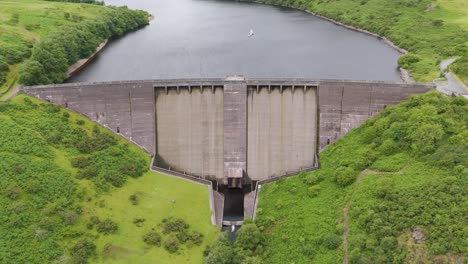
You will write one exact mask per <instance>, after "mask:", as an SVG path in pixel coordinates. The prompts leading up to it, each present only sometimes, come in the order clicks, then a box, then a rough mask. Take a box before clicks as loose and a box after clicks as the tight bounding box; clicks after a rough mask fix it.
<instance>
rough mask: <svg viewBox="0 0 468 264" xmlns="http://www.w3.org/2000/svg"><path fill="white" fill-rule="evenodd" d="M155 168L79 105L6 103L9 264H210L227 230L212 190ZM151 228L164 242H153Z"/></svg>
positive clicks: (2, 127) (3, 228) (2, 116)
mask: <svg viewBox="0 0 468 264" xmlns="http://www.w3.org/2000/svg"><path fill="white" fill-rule="evenodd" d="M148 168H149V157H148V156H147V155H146V154H145V153H144V152H143V151H142V150H140V149H138V148H136V147H135V146H133V145H131V144H128V143H127V142H125V141H124V140H123V139H121V138H119V137H117V136H115V135H113V134H112V133H110V132H108V131H107V130H105V129H103V128H101V127H98V126H96V125H94V123H92V122H91V121H89V120H87V119H85V118H83V117H82V116H79V115H77V114H75V113H73V112H70V111H68V110H65V109H62V108H60V107H58V106H55V105H51V104H48V103H44V102H42V101H38V100H36V99H34V98H31V97H28V96H24V95H19V96H16V97H15V98H14V99H13V100H12V101H11V102H8V103H0V219H1V222H0V263H52V262H54V261H56V262H57V263H70V260H71V261H73V262H72V263H75V262H77V263H85V262H86V259H88V260H89V261H90V262H92V263H149V262H151V261H153V260H155V259H157V260H160V261H161V263H200V262H201V261H202V252H203V250H204V244H207V243H210V242H211V241H212V240H213V238H214V236H215V235H216V233H217V228H216V227H213V226H212V225H211V223H210V214H211V213H210V209H209V202H208V193H207V188H206V187H205V186H202V185H197V184H192V183H189V182H186V181H182V180H178V179H174V178H170V177H167V176H163V175H160V174H157V173H153V172H148ZM174 186H177V188H175V187H174ZM168 217H174V219H173V220H165V223H163V219H165V218H168ZM177 219H184V221H185V223H184V221H179V220H177ZM176 220H177V221H176ZM186 224H188V225H189V226H188V227H187V226H186ZM171 226H175V228H176V230H173V231H171V229H170V228H169V227H171ZM164 230H166V231H167V230H169V231H170V232H169V231H168V232H166V233H167V234H166V233H164ZM151 231H154V232H155V233H156V235H154V234H153V236H152V238H154V237H156V238H157V237H158V236H159V238H160V240H161V241H160V242H159V243H156V242H158V241H157V240H148V241H153V242H154V241H156V242H154V243H155V244H156V245H152V244H149V243H145V242H144V241H143V237H144V236H145V235H146V234H148V233H149V232H151ZM196 232H200V233H201V236H200V235H198V233H196ZM200 238H201V239H200ZM174 240H175V242H174ZM168 241H170V243H169V242H168ZM166 243H169V244H170V246H171V247H168V248H170V250H173V249H175V248H174V244H178V246H179V248H178V250H177V251H176V253H172V254H171V253H169V251H168V250H169V249H166V248H165V247H166ZM176 246H177V245H176Z"/></svg>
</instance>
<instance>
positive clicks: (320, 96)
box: [22, 79, 434, 180]
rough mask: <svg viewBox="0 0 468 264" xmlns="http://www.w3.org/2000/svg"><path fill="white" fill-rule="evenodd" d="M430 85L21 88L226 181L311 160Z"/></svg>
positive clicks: (216, 83) (162, 83)
mask: <svg viewBox="0 0 468 264" xmlns="http://www.w3.org/2000/svg"><path fill="white" fill-rule="evenodd" d="M433 88H434V86H433V85H427V84H408V83H391V82H375V81H373V82H366V81H361V82H360V81H339V80H309V79H282V80H266V79H265V80H262V79H247V80H223V79H191V80H189V79H187V80H150V81H125V82H104V83H77V84H63V85H49V86H37V87H24V88H22V91H24V92H25V93H27V94H30V95H34V96H37V97H39V98H42V99H44V100H49V101H51V102H53V103H57V104H60V105H62V106H65V107H68V108H70V109H72V110H74V111H76V112H78V113H81V114H83V115H86V116H87V117H89V118H90V119H91V120H94V121H96V122H98V123H100V124H102V125H105V126H107V127H108V128H110V129H111V130H113V131H114V132H116V131H117V128H118V129H119V131H120V134H121V135H122V136H124V137H126V138H128V139H130V140H133V141H134V142H136V143H137V144H139V145H140V146H142V147H143V148H144V149H146V150H147V151H148V152H149V153H151V154H157V155H156V161H157V164H159V166H162V167H165V166H166V167H171V168H172V169H174V170H176V171H178V172H181V173H184V172H185V173H187V174H193V175H195V176H202V177H204V178H216V179H218V180H225V168H230V167H235V168H242V169H243V170H244V171H245V172H246V175H247V177H248V178H250V179H252V180H267V179H270V177H277V176H281V175H284V174H288V175H290V174H294V172H297V171H299V170H301V169H304V168H307V167H309V166H312V167H313V166H315V164H316V163H315V153H316V150H317V145H318V148H320V149H322V148H324V147H325V146H326V145H327V144H328V143H331V142H333V141H335V140H337V139H339V138H340V137H342V136H343V135H345V134H346V133H347V132H349V131H350V130H351V129H353V128H355V127H357V126H359V125H360V124H361V123H362V122H363V121H365V120H366V119H368V118H370V117H372V116H375V115H376V114H377V113H378V112H379V111H381V110H382V109H383V108H384V107H385V106H389V105H393V104H397V103H398V102H400V101H401V100H403V99H405V98H407V97H408V96H409V95H411V94H417V93H423V92H426V91H428V90H430V89H433ZM304 89H305V92H304ZM293 90H294V92H293ZM317 118H318V122H317ZM317 124H318V127H317ZM317 130H318V131H317ZM317 133H318V135H317ZM318 138H319V140H318ZM291 171H292V172H291Z"/></svg>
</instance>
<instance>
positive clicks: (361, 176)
mask: <svg viewBox="0 0 468 264" xmlns="http://www.w3.org/2000/svg"><path fill="white" fill-rule="evenodd" d="M370 173H378V172H377V171H372V170H369V169H365V170H363V171H362V172H361V174H359V176H358V178H357V180H356V183H355V184H354V188H353V192H352V193H351V197H350V198H349V200H348V202H347V203H346V205H345V207H344V208H343V249H344V255H343V264H348V231H349V225H348V211H349V207H350V206H351V201H352V197H353V194H354V192H355V191H356V190H357V188H358V187H359V184H360V183H361V181H362V179H364V177H365V176H366V175H367V174H370Z"/></svg>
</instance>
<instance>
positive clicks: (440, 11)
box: [257, 0, 468, 84]
mask: <svg viewBox="0 0 468 264" xmlns="http://www.w3.org/2000/svg"><path fill="white" fill-rule="evenodd" d="M257 2H262V3H272V4H278V5H285V6H290V7H297V8H301V9H305V10H310V11H313V12H316V13H318V14H320V15H323V16H326V17H329V18H332V19H335V20H338V21H341V22H344V23H346V24H348V25H352V26H355V27H358V28H362V29H366V30H369V31H371V32H375V33H378V34H379V35H381V36H385V37H387V38H389V39H390V40H391V41H392V42H393V43H395V44H396V45H397V46H399V47H401V48H404V49H406V50H408V51H409V52H410V54H409V55H407V56H411V58H418V59H416V60H405V61H400V65H401V66H403V67H405V68H406V69H408V70H410V72H411V74H412V75H413V76H414V77H415V79H416V80H417V81H432V80H433V79H435V78H437V77H439V69H438V64H439V62H440V61H441V60H442V59H445V58H448V57H459V58H460V59H459V60H458V61H457V62H455V63H454V65H453V66H452V70H453V71H454V72H456V73H457V74H458V75H459V76H460V77H461V78H462V79H463V80H464V82H465V83H466V84H468V70H467V69H468V20H467V19H466V17H467V12H468V6H467V5H466V2H465V0H451V1H449V0H442V1H437V2H435V1H432V0H399V1H387V0H360V1H356V0H340V1H324V0H259V1H257ZM403 62H404V63H403Z"/></svg>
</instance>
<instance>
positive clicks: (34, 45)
mask: <svg viewBox="0 0 468 264" xmlns="http://www.w3.org/2000/svg"><path fill="white" fill-rule="evenodd" d="M147 24H148V14H147V13H146V12H144V11H137V10H129V9H128V8H126V7H105V6H101V5H96V4H83V3H59V2H50V1H40V0H25V1H11V0H1V1H0V94H1V93H4V92H5V91H6V90H7V89H8V88H9V87H11V86H13V85H14V84H16V82H17V80H18V78H19V79H20V82H21V83H23V84H27V85H33V84H41V83H42V84H46V83H57V82H62V81H63V80H64V79H65V78H66V72H67V69H68V67H69V66H70V65H72V64H73V63H75V62H76V61H77V60H79V59H80V58H86V57H87V56H89V55H90V54H91V53H93V52H94V50H95V49H96V47H97V46H98V45H99V44H100V43H101V42H102V41H103V40H105V39H107V38H111V37H120V36H122V35H123V34H125V33H126V32H129V31H132V30H135V29H137V28H139V27H142V26H145V25H147ZM21 65H22V66H21Z"/></svg>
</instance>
